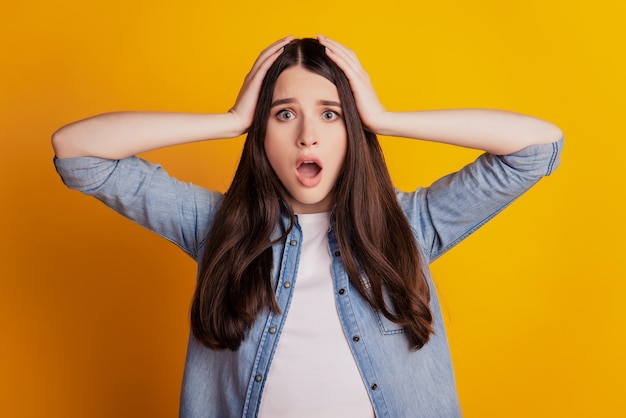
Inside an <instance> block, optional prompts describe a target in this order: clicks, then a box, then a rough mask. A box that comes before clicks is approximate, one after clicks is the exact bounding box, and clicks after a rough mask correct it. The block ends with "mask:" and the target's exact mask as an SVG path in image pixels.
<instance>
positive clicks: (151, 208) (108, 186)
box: [54, 157, 222, 259]
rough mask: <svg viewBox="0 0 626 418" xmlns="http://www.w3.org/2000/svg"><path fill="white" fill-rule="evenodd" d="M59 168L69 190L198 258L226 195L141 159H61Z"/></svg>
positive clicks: (56, 164) (58, 164)
mask: <svg viewBox="0 0 626 418" xmlns="http://www.w3.org/2000/svg"><path fill="white" fill-rule="evenodd" d="M54 164H55V166H56V169H57V172H58V173H59V175H60V176H61V178H62V180H63V182H64V183H65V184H66V185H67V186H68V187H69V188H71V189H75V190H78V191H80V192H82V193H85V194H87V195H91V196H94V197H95V198H97V199H99V200H100V201H102V202H103V203H104V204H105V205H107V206H109V207H110V208H111V209H113V210H115V211H116V212H118V213H120V214H122V215H124V216H126V217H127V218H129V219H131V220H132V221H134V222H136V223H138V224H140V225H142V226H144V227H145V228H148V229H149V230H151V231H153V232H155V233H157V234H159V235H161V236H162V237H164V238H166V239H168V240H169V241H171V242H173V243H174V244H176V245H177V246H179V247H180V248H181V249H182V250H184V251H185V252H186V253H187V254H189V255H190V256H192V257H193V258H194V259H197V257H198V250H199V247H200V246H201V244H202V240H203V239H204V238H205V236H206V234H207V232H208V228H209V226H210V223H211V221H212V217H213V216H214V214H215V212H216V210H217V208H218V207H219V205H220V204H221V201H222V195H221V194H220V193H217V192H211V191H209V190H206V189H204V188H202V187H198V186H196V185H193V184H191V183H185V182H181V181H178V180H177V179H175V178H173V177H171V176H169V175H168V173H167V172H166V171H165V170H164V169H163V168H162V167H161V166H160V165H158V164H152V163H149V162H147V161H145V160H142V159H140V158H137V157H130V158H125V159H122V160H107V159H102V158H94V157H80V158H67V159H58V158H55V159H54Z"/></svg>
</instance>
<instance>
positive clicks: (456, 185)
mask: <svg viewBox="0 0 626 418" xmlns="http://www.w3.org/2000/svg"><path fill="white" fill-rule="evenodd" d="M562 145H563V140H561V141H559V142H556V143H553V144H547V145H535V146H531V147H528V148H526V149H524V150H521V151H519V152H516V153H514V154H510V155H504V156H494V155H490V154H483V155H481V156H480V157H478V159H477V160H476V161H474V162H473V163H471V164H469V165H467V166H466V167H464V168H463V169H461V170H460V171H458V172H456V173H453V174H450V175H448V176H446V177H443V178H442V179H440V180H438V181H436V182H435V183H433V184H432V185H431V186H430V187H427V188H420V189H418V190H416V191H415V192H412V193H403V192H398V193H397V196H398V201H399V202H400V205H401V207H402V209H403V210H404V213H405V214H406V216H407V218H408V220H409V223H410V224H411V226H412V228H413V230H414V233H415V239H416V241H417V243H418V247H419V249H420V251H421V252H422V256H423V259H424V260H426V261H427V262H428V263H430V262H431V261H433V260H434V259H436V258H437V257H439V256H440V255H442V254H443V253H444V252H446V251H447V250H448V249H450V248H451V247H452V246H454V245H455V244H457V243H458V242H460V241H461V240H462V239H464V238H465V237H467V236H468V235H469V234H471V233H472V232H474V231H475V230H476V229H478V228H479V227H480V226H481V225H483V224H484V223H485V222H487V221H488V220H489V219H491V218H492V217H493V216H494V215H496V214H497V213H498V212H500V211H501V210H502V209H503V208H505V207H506V206H507V205H509V204H510V203H511V202H512V201H513V200H515V199H516V198H517V197H518V196H520V195H521V194H522V193H524V192H525V191H526V190H528V189H529V188H530V187H531V186H532V185H534V184H535V183H536V182H537V181H538V180H539V179H540V178H541V177H542V176H545V175H549V174H550V173H551V172H552V171H553V170H554V169H555V168H556V166H557V165H558V162H559V155H560V151H561V149H562ZM55 164H56V167H57V170H58V172H59V174H60V175H61V177H62V178H63V181H64V182H65V184H66V185H67V186H69V187H70V188H73V189H77V190H80V191H82V192H84V193H86V194H89V195H93V196H95V197H96V198H98V199H100V200H101V201H102V202H104V203H105V204H106V205H108V206H109V207H111V208H112V209H114V210H116V211H117V212H119V213H121V214H123V215H124V216H126V217H128V218H130V219H132V220H133V221H135V222H137V223H139V224H140V225H143V226H144V227H146V228H148V229H150V230H152V231H154V232H156V233H157V234H159V235H161V236H163V237H164V238H166V239H168V240H170V241H172V242H173V243H174V244H176V245H177V246H179V247H180V248H181V249H182V250H183V251H185V252H186V253H188V254H189V255H190V256H191V257H193V258H194V259H196V260H197V261H198V265H200V262H201V261H202V260H201V259H202V257H203V247H204V244H205V240H206V238H207V234H208V233H209V231H210V228H211V223H212V221H213V217H214V214H215V213H216V209H217V208H218V207H219V205H220V204H221V202H222V195H221V194H220V193H217V192H212V191H208V190H206V189H203V188H201V187H197V186H194V185H192V184H189V183H183V182H180V181H178V180H176V179H174V178H172V177H170V176H169V175H168V174H167V173H166V172H165V170H163V168H161V166H159V165H155V164H150V163H148V162H146V161H144V160H141V159H139V158H137V157H131V158H127V159H123V160H105V159H99V158H92V157H84V158H71V159H55ZM286 227H287V220H286V219H283V220H282V222H281V224H280V225H277V231H278V232H280V230H281V229H282V230H284V229H285V228H286ZM301 242H302V232H301V229H300V227H299V226H298V225H297V224H296V225H295V227H294V228H293V229H292V230H291V232H290V233H289V236H288V237H287V239H286V240H285V241H284V242H282V243H280V244H277V245H275V246H274V248H273V252H274V268H273V280H274V286H275V289H276V300H277V301H278V305H279V306H280V309H281V314H272V313H271V312H269V311H268V310H266V311H265V312H263V313H262V314H260V315H259V316H258V318H257V320H256V322H255V324H254V326H253V327H252V329H251V330H250V331H249V333H248V334H247V336H246V338H245V340H244V341H243V343H242V344H241V347H240V348H239V349H238V350H237V351H229V350H223V351H213V350H210V349H207V348H206V347H204V346H203V345H201V344H199V343H198V342H197V341H196V340H195V339H194V338H193V336H191V335H190V338H189V345H188V350H187V359H186V365H185V373H184V378H183V385H182V394H181V401H180V416H181V417H216V418H230V417H256V416H257V412H258V408H259V404H260V402H261V397H262V394H263V387H264V385H265V381H266V377H267V374H268V372H269V370H270V367H271V363H272V358H273V356H274V352H275V350H276V346H277V342H278V339H279V338H280V335H281V331H282V328H283V325H284V323H285V318H286V317H287V315H288V314H289V304H290V301H291V295H292V290H293V287H294V284H295V283H294V281H295V279H296V271H297V268H298V259H299V255H300V249H301ZM328 245H329V247H330V252H331V255H332V258H333V260H332V273H333V278H334V290H335V301H336V305H337V311H338V313H339V319H340V321H341V324H342V326H343V329H344V332H345V335H346V338H347V339H348V341H349V344H350V347H351V349H352V353H353V355H354V359H355V361H356V364H357V366H358V368H359V371H360V373H361V376H362V378H363V381H364V383H365V385H366V387H367V388H368V391H369V396H370V399H371V401H372V405H373V407H374V411H375V413H376V416H377V417H378V418H384V417H390V418H401V417H407V418H415V417H428V418H434V417H446V418H448V417H457V416H461V411H460V407H459V402H458V398H457V393H456V386H455V381H454V373H453V368H452V361H451V358H450V352H449V348H448V341H447V337H446V331H445V329H444V324H443V318H442V315H441V309H440V306H439V300H438V298H437V294H436V292H435V288H434V286H432V282H431V281H430V280H431V279H430V275H429V274H428V272H426V273H427V277H428V280H429V282H430V284H431V289H432V297H431V308H432V312H433V316H434V329H435V334H434V335H432V336H431V339H430V341H429V342H428V344H426V345H425V346H424V347H423V348H422V349H420V350H418V351H412V350H410V349H409V346H408V343H407V339H406V338H405V336H404V332H403V329H402V328H401V327H399V326H397V325H396V324H394V323H393V322H391V321H389V320H387V319H386V318H385V317H384V316H383V315H382V314H380V313H379V312H377V311H375V310H373V309H372V308H371V307H370V306H369V304H368V303H367V302H366V301H365V300H364V299H363V297H362V296H361V295H360V294H359V293H358V292H357V291H356V289H355V288H354V287H353V286H352V285H351V283H350V281H349V279H348V276H347V274H346V272H345V270H344V267H343V263H342V259H341V254H340V252H339V247H338V245H337V239H336V237H335V232H334V230H333V228H332V227H331V229H330V230H329V232H328ZM365 280H366V279H365ZM302 378H303V379H306V376H302Z"/></svg>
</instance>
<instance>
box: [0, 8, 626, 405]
mask: <svg viewBox="0 0 626 418" xmlns="http://www.w3.org/2000/svg"><path fill="white" fill-rule="evenodd" d="M7 3H8V4H4V5H3V7H2V13H1V16H0V57H1V58H0V60H1V61H0V106H1V108H0V138H1V140H2V142H1V147H2V148H1V151H0V170H1V172H0V186H1V189H0V191H1V192H2V205H1V210H2V213H1V217H0V219H1V220H0V222H1V229H0V230H1V231H2V240H1V244H0V245H1V247H0V276H1V285H0V286H1V287H0V332H1V334H0V335H1V336H2V337H1V338H2V340H1V343H0V416H6V417H44V416H45V417H111V416H118V417H138V416H150V417H171V416H175V414H176V411H177V403H178V393H179V385H180V379H181V376H182V366H183V362H184V354H185V347H186V336H187V321H188V320H187V314H188V307H189V301H190V297H191V292H192V290H193V282H194V265H193V262H192V261H191V260H190V259H188V258H187V257H186V256H185V255H183V254H182V253H181V252H179V251H178V250H177V249H176V248H175V247H174V246H172V245H171V244H169V243H167V242H165V241H164V240H162V239H160V238H158V237H156V236H153V235H152V234H150V233H148V232H147V231H145V230H143V229H141V228H140V227H138V226H136V225H134V224H132V223H130V222H128V221H126V220H124V219H122V218H121V217H119V216H117V215H116V214H114V213H112V212H111V211H109V210H108V209H106V208H105V207H103V206H102V205H101V204H99V203H98V202H96V201H95V200H92V199H89V198H87V197H84V196H82V195H80V194H79V193H76V192H71V191H69V190H67V189H65V188H64V186H63V185H62V184H61V182H60V181H59V179H58V177H57V175H56V174H55V172H54V169H53V166H52V155H53V154H52V149H51V147H50V145H49V137H50V134H51V133H52V132H53V131H54V130H55V129H56V128H58V127H59V126H61V125H63V124H65V123H67V122H70V121H72V120H76V119H79V118H83V117H86V116H89V115H92V114H95V113H101V112H105V111H111V110H124V109H128V110H133V109H136V110H139V109H153V110H173V111H194V112H217V111H224V110H227V109H228V108H229V106H230V105H231V104H232V102H233V100H234V98H235V96H236V93H237V91H238V87H239V85H240V84H241V81H242V79H243V77H244V75H245V74H246V72H247V70H248V68H249V66H250V65H251V64H252V62H253V60H254V59H255V57H256V54H257V53H258V51H260V49H261V48H263V47H264V46H265V45H267V44H269V43H270V42H271V41H273V40H274V39H276V38H278V37H281V36H283V35H286V34H289V33H292V34H294V35H296V36H299V37H301V36H314V35H315V34H317V33H323V34H326V35H328V36H331V37H334V38H336V39H338V40H340V41H342V42H343V43H345V44H346V45H348V46H350V47H351V48H352V49H353V50H355V51H356V52H357V53H358V54H359V56H360V58H361V61H362V62H363V64H364V66H365V67H366V69H367V70H368V71H369V73H370V75H371V77H372V80H373V82H374V84H375V86H376V88H377V90H378V92H379V95H380V97H381V99H382V101H383V102H384V104H385V105H386V106H387V107H388V108H389V109H394V110H409V109H426V108H443V107H495V108H505V109H510V110H515V111H520V112H523V113H530V114H533V115H537V116H539V117H542V118H545V119H548V120H551V121H554V122H555V123H557V124H558V125H560V126H561V127H562V129H563V130H564V131H565V133H566V138H567V142H566V149H565V152H564V154H563V165H562V167H561V168H560V169H559V170H558V171H557V172H556V174H555V175H554V176H553V177H550V178H548V179H545V180H544V181H542V183H540V184H539V185H538V186H537V187H536V188H535V189H533V190H532V191H531V192H530V193H528V194H527V195H525V196H524V197H522V198H521V199H520V200H519V201H518V202H516V203H515V204H514V205H513V206H512V207H511V208H509V209H508V210H507V211H506V212H505V213H503V214H502V215H501V216H499V217H498V218H497V219H495V220H494V221H492V222H491V223H490V224H488V225H487V226H486V227H485V228H483V229H482V230H481V231H479V232H478V233H477V234H476V235H474V236H472V237H471V238H469V239H468V240H467V241H465V242H464V243H462V244H461V245H460V246H459V247H457V248H456V249H454V250H453V251H452V252H451V253H449V255H448V256H446V257H444V258H442V259H441V260H439V261H437V262H436V263H435V264H434V266H433V270H434V274H435V276H436V280H437V285H438V288H439V290H440V292H441V297H442V299H443V302H444V308H445V311H446V318H447V322H448V328H449V334H450V341H451V346H452V352H453V357H454V361H455V366H456V371H457V378H458V389H459V394H460V398H461V402H462V406H463V409H464V412H465V416H466V417H556V416H563V417H565V416H566V417H618V416H623V414H624V411H625V410H626V397H624V393H625V389H624V387H625V384H624V376H626V365H625V361H624V353H625V352H626V307H625V306H626V303H625V301H626V285H625V284H624V282H625V279H626V274H625V273H624V267H623V262H622V260H623V254H622V252H623V251H624V249H625V248H624V243H623V237H624V236H625V235H626V228H625V226H624V218H623V216H624V213H625V210H624V206H623V204H624V200H625V199H624V198H625V197H626V196H625V185H624V173H623V169H624V166H625V164H624V161H623V160H624V154H625V152H626V146H625V145H624V144H625V142H626V138H625V137H626V136H625V135H624V134H625V128H624V116H623V112H624V110H625V109H626V106H625V105H626V102H625V97H626V86H625V85H624V84H625V81H624V80H625V79H626V78H625V77H624V74H626V68H624V67H625V65H624V58H623V55H624V41H625V40H626V39H625V34H624V32H623V29H622V28H623V27H624V16H626V7H625V6H624V4H625V3H624V2H621V1H617V0H614V1H611V0H597V1H593V2H587V1H584V2H583V1H579V0H530V1H523V2H522V1H517V0H513V1H502V0H482V1H467V0H441V1H426V0H387V1H383V2H378V1H377V2H371V3H370V2H367V1H365V2H364V1H363V0H359V1H356V0H355V1H353V2H341V1H338V2H332V1H331V2H299V1H298V2H289V1H284V0H283V1H276V0H266V1H253V0H246V1H237V0H234V1H230V2H225V1H219V2H218V1H212V0H208V1H207V0H203V1H200V0H196V1H154V0H151V1H145V0H138V1H128V0H125V1H121V0H111V1H108V2H95V3H92V2H84V1H76V0H60V1H36V0H35V1H24V2H17V1H13V2H7ZM241 143H242V141H241V139H239V140H232V141H217V142H214V143H211V144H196V145H189V146H183V147H178V148H176V149H170V150H164V151H156V152H152V153H149V154H148V155H146V156H147V157H148V158H150V159H152V160H157V161H159V162H161V163H162V164H164V165H165V167H166V168H167V169H168V170H169V171H170V172H171V173H172V174H174V175H176V176H178V177H180V178H183V179H186V180H193V181H194V182H196V183H199V184H202V185H205V186H207V187H213V188H218V189H220V190H224V188H225V187H226V185H227V184H228V182H229V180H230V178H231V176H232V172H233V169H234V164H235V163H236V161H237V159H238V153H239V151H240V147H241ZM383 145H384V147H385V150H386V153H387V156H388V160H389V164H390V169H391V171H392V174H393V176H394V179H395V181H396V182H397V185H398V186H400V187H402V188H413V187H416V186H417V185H424V184H427V183H429V182H430V181H432V180H433V179H435V178H437V177H438V176H440V175H442V174H444V173H447V172H449V171H451V170H454V169H456V168H459V167H460V166H461V165H463V164H464V163H465V162H467V161H469V160H470V159H472V158H473V157H474V156H475V153H474V152H472V151H467V150H457V149H453V148H450V147H446V146H441V145H429V144H423V143H418V142H410V141H408V140H399V139H388V138H383Z"/></svg>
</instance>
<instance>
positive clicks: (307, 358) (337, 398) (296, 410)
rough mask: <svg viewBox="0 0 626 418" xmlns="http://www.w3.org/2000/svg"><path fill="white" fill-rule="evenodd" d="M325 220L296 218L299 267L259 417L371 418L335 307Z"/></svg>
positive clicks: (311, 216)
mask: <svg viewBox="0 0 626 418" xmlns="http://www.w3.org/2000/svg"><path fill="white" fill-rule="evenodd" d="M329 216H330V215H329V213H315V214H306V215H298V223H299V224H300V227H301V228H302V237H303V238H302V252H301V254H300V264H299V267H298V273H297V277H296V282H295V285H294V287H293V288H292V289H293V292H294V293H293V295H292V300H291V305H290V307H289V313H288V315H287V319H286V320H285V325H284V327H283V331H282V334H281V336H280V339H279V341H278V346H277V347H276V352H275V354H274V359H273V360H272V364H271V367H270V370H269V373H268V376H267V381H266V383H265V388H264V390H263V395H262V398H261V406H260V410H259V417H261V418H294V417H297V418H308V417H311V418H313V417H314V418H320V417H324V418H335V417H336V418H351V417H354V418H373V417H374V410H373V408H372V404H371V401H370V399H369V396H368V392H367V388H366V387H365V385H364V384H363V380H362V379H361V375H360V374H359V370H358V368H357V366H356V363H355V360H354V357H353V356H352V352H351V351H350V347H349V345H348V342H347V340H346V336H345V335H344V333H343V330H342V328H341V323H340V322H339V316H338V313H337V308H336V306H335V299H334V295H333V292H334V291H333V279H332V273H331V256H330V252H329V249H328V237H327V234H328V228H329Z"/></svg>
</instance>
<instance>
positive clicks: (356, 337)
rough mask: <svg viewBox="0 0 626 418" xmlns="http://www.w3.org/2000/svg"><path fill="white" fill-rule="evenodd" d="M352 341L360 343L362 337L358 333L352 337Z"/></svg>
mask: <svg viewBox="0 0 626 418" xmlns="http://www.w3.org/2000/svg"><path fill="white" fill-rule="evenodd" d="M352 341H354V342H355V343H358V342H359V341H361V337H359V336H358V335H355V336H354V337H352Z"/></svg>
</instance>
